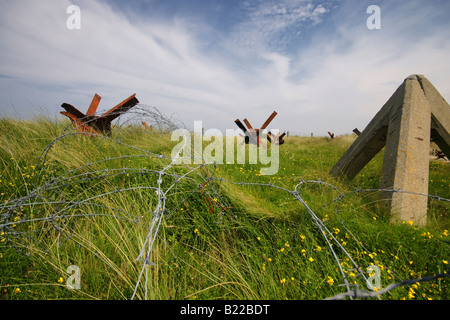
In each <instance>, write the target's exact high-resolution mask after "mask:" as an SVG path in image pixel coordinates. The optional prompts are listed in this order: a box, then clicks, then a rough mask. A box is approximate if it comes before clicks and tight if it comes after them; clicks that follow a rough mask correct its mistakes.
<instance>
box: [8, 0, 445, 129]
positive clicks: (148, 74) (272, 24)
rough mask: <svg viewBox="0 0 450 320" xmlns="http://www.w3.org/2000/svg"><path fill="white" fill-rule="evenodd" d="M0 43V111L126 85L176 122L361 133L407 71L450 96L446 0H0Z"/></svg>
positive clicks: (26, 112) (41, 107)
mask: <svg viewBox="0 0 450 320" xmlns="http://www.w3.org/2000/svg"><path fill="white" fill-rule="evenodd" d="M71 5H76V6H78V7H79V8H80V11H79V17H80V19H79V28H75V29H73V28H69V27H68V22H69V25H70V23H73V22H74V21H75V20H73V15H72V14H73V11H69V13H68V12H67V9H68V7H69V6H71ZM371 5H376V6H378V7H379V8H380V11H379V12H380V14H379V16H378V17H379V19H378V20H371V19H372V18H373V17H374V16H373V12H372V11H369V13H368V12H367V9H368V7H369V6H371ZM368 20H369V22H372V23H373V22H374V21H377V22H379V27H380V28H379V29H373V28H368ZM369 24H370V23H369ZM0 46H1V49H0V118H1V117H16V118H25V119H28V118H32V117H33V116H35V115H40V114H45V115H49V116H51V117H56V118H59V117H60V118H64V116H63V115H60V114H59V112H60V111H62V110H63V109H62V108H61V104H62V103H69V104H72V105H73V106H75V107H77V108H78V109H79V110H81V111H83V112H86V111H87V108H88V107H89V104H90V102H91V100H92V98H93V96H94V94H95V93H97V94H99V95H100V96H101V97H102V100H101V102H100V105H99V108H98V111H99V112H101V111H106V110H108V109H109V108H111V107H113V106H115V105H116V104H117V103H119V102H120V101H122V100H124V99H125V98H127V97H129V96H130V95H131V94H134V93H136V97H137V98H138V99H139V101H140V103H141V104H143V105H148V106H154V107H156V108H157V109H158V110H160V111H161V112H162V113H164V114H165V115H168V116H171V115H175V116H176V117H178V118H180V119H182V121H183V122H184V124H185V125H186V127H188V128H193V127H194V121H202V123H203V127H204V128H205V129H209V128H216V129H219V130H222V131H223V132H224V133H225V130H226V129H237V127H236V125H235V123H234V120H235V119H237V118H239V119H241V120H243V119H244V118H247V119H248V120H249V121H250V123H251V124H252V125H253V126H254V127H259V126H261V125H262V124H263V123H264V121H265V120H266V119H267V118H268V117H269V116H270V114H271V113H272V112H273V111H277V113H278V115H277V116H276V118H275V119H274V120H273V121H272V123H271V124H270V126H269V128H272V129H279V130H281V131H289V132H290V134H297V135H307V136H309V135H310V134H311V133H314V135H315V136H324V135H327V132H328V131H331V132H334V133H335V134H336V135H340V134H349V133H351V132H352V130H353V129H354V128H358V129H360V130H361V131H362V130H363V129H364V128H365V126H366V125H367V124H368V123H369V122H370V120H371V119H372V118H373V117H374V116H375V114H376V113H377V112H378V110H379V109H380V108H381V107H382V106H383V105H384V103H385V102H386V101H387V100H388V99H389V98H390V96H391V95H392V94H393V93H394V91H395V90H396V89H397V87H398V86H399V85H400V84H401V83H402V82H403V80H404V79H405V78H406V77H408V76H409V75H411V74H423V75H425V76H426V77H427V78H428V79H429V80H430V81H431V83H433V84H434V86H435V87H436V88H437V89H438V91H439V92H440V93H441V94H442V95H443V97H444V98H445V99H446V100H447V101H450V100H449V99H450V85H449V81H448V79H449V77H450V59H449V57H450V1H447V0H443V1H437V0H420V1H419V0H408V1H402V0H395V1H394V0H389V1H377V0H371V1H365V0H360V1H356V0H347V1H336V0H329V1H328V0H324V1H322V0H320V1H315V0H286V1H271V0H246V1H237V0H132V1H120V0H110V1H109V0H97V1H93V0H77V1H75V0H70V1H69V0H58V1H56V0H40V1H34V0H14V1H11V0H0Z"/></svg>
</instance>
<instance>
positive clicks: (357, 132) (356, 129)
mask: <svg viewBox="0 0 450 320" xmlns="http://www.w3.org/2000/svg"><path fill="white" fill-rule="evenodd" d="M353 133H354V134H356V135H357V136H360V135H361V131H359V130H358V128H355V129H353Z"/></svg>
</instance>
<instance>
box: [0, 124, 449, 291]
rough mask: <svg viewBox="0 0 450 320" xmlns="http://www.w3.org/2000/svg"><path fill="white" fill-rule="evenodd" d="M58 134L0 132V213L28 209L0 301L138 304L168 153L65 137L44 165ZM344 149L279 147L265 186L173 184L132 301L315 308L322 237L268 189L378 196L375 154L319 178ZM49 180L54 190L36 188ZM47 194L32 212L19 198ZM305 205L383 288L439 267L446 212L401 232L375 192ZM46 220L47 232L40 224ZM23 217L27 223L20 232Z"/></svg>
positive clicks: (304, 143)
mask: <svg viewBox="0 0 450 320" xmlns="http://www.w3.org/2000/svg"><path fill="white" fill-rule="evenodd" d="M67 125H68V123H67V122H56V121H49V120H48V119H45V118H41V119H36V120H34V121H30V122H24V121H17V120H11V119H3V120H0V164H1V167H0V173H1V178H0V180H1V181H0V190H1V197H0V200H1V201H2V202H3V203H4V204H5V206H4V207H0V214H7V213H8V212H7V210H8V208H9V207H7V206H6V205H7V204H9V203H12V201H14V199H18V198H20V197H25V199H26V200H28V201H29V202H28V203H27V202H25V203H22V205H21V206H16V207H14V208H15V210H16V211H15V212H14V214H13V215H12V216H11V218H10V220H12V221H16V222H17V225H16V226H15V227H14V228H15V229H14V230H15V232H16V233H17V236H14V235H9V236H7V235H2V237H1V238H0V240H2V239H3V241H2V242H0V253H1V255H0V268H1V270H2V271H1V277H0V290H1V293H0V296H1V297H2V298H3V299H36V298H39V299H129V298H130V297H131V296H132V294H133V292H134V289H135V286H136V283H137V279H138V278H139V274H140V272H141V270H142V269H141V268H142V261H138V260H136V258H137V257H138V256H139V253H140V250H141V248H142V246H143V244H144V242H145V239H146V237H147V235H148V232H149V229H150V226H151V221H152V217H153V212H154V211H155V209H156V205H157V202H158V197H157V194H156V193H155V190H154V189H152V188H151V187H154V186H156V185H157V175H156V174H155V172H159V171H160V170H162V169H163V168H164V167H165V166H167V164H168V161H169V160H168V159H167V158H158V157H153V156H151V154H164V155H167V156H170V153H171V149H172V147H173V146H174V144H175V142H173V141H171V140H170V136H168V135H165V134H159V133H157V132H149V131H145V130H143V129H142V128H136V127H131V128H129V129H127V131H126V132H124V131H123V130H121V131H120V133H114V132H113V135H112V136H110V137H107V138H100V137H95V138H93V137H89V136H83V135H73V134H68V135H66V136H65V137H64V138H62V139H58V140H57V141H56V143H52V144H51V148H50V149H48V150H47V151H48V152H47V153H45V154H42V152H43V151H44V150H45V148H46V147H47V146H48V145H49V144H50V143H51V142H52V141H54V139H55V138H56V137H58V136H60V135H61V134H63V133H64V131H63V130H64V128H65V127H66V126H67ZM66 133H67V132H66ZM353 139H354V137H352V136H345V137H340V139H333V140H329V139H326V138H303V137H289V138H288V139H287V142H286V143H285V144H284V145H282V146H281V147H280V166H279V171H278V173H277V174H276V175H273V176H262V175H261V174H260V169H261V166H260V165H256V164H255V165H250V164H223V165H218V166H217V168H216V169H215V168H214V167H213V166H205V167H202V168H201V169H198V170H196V171H195V172H194V174H190V175H189V176H188V178H187V179H183V180H182V181H180V183H177V184H176V185H175V186H174V188H173V189H172V190H171V192H170V193H169V194H168V197H167V202H166V208H167V209H168V210H167V212H168V213H167V214H166V215H165V219H164V220H163V222H162V224H161V228H160V229H159V233H158V235H159V236H158V237H157V238H156V243H155V245H154V247H153V250H152V251H151V256H150V257H149V258H150V261H151V262H152V263H153V265H152V266H151V267H150V268H149V273H148V278H147V279H148V281H147V282H145V281H141V282H140V283H139V285H138V286H137V290H136V298H137V299H143V298H144V295H145V292H147V293H148V298H149V299H322V298H326V297H329V296H332V295H335V294H337V293H340V292H343V290H344V288H343V287H339V286H338V285H339V284H342V283H343V279H342V276H341V274H340V271H339V266H338V264H337V262H336V260H335V259H334V257H333V252H332V251H331V249H330V248H329V247H328V245H327V241H326V238H325V236H324V235H323V234H320V233H319V232H318V229H317V227H316V225H315V224H314V223H313V221H312V219H311V217H310V215H309V214H308V212H307V211H306V209H305V208H304V207H303V206H302V205H301V204H300V203H299V202H298V201H296V200H295V199H294V198H293V196H292V194H290V193H289V192H286V191H284V190H282V189H279V188H274V187H270V186H268V184H271V185H277V186H280V187H282V188H285V189H288V190H293V189H294V187H295V186H296V185H297V184H298V183H300V182H301V181H305V180H321V181H323V182H327V183H330V184H332V185H334V186H336V187H337V188H338V189H339V191H340V192H343V193H345V192H350V191H353V190H355V188H363V189H364V188H377V187H378V181H379V177H380V174H381V163H382V153H380V154H379V155H377V156H376V157H375V159H373V160H372V161H371V162H370V163H369V164H368V165H367V166H366V168H364V170H363V171H362V172H361V173H360V174H359V175H358V176H357V177H356V178H355V179H354V180H353V181H341V180H339V179H336V178H332V177H330V176H329V175H328V172H329V170H330V169H331V167H332V166H333V165H334V163H335V162H336V161H337V160H338V159H339V157H340V156H341V155H342V154H343V153H344V152H345V150H346V149H347V148H348V147H349V146H350V145H351V143H352V141H353ZM117 141H119V142H120V143H118V142H117ZM142 150H147V151H148V152H144V151H142ZM44 155H45V157H44ZM40 156H42V158H39V157H40ZM124 156H127V157H124ZM87 164H88V165H87ZM188 170H189V167H185V166H175V167H173V168H172V169H171V170H169V171H168V172H167V174H168V175H167V176H165V177H164V182H163V189H164V188H167V187H168V186H169V185H171V183H172V182H173V181H174V179H176V178H175V177H174V176H171V175H172V174H177V175H180V174H184V173H186V172H188ZM213 173H214V176H215V177H216V178H219V179H220V178H221V179H224V180H227V181H233V182H236V183H228V182H224V181H220V180H214V181H211V182H209V183H208V186H204V187H199V185H201V184H202V183H204V181H205V180H204V179H205V177H208V176H210V175H211V174H213ZM448 173H449V166H448V163H443V162H431V164H430V193H433V194H438V195H440V196H442V197H444V198H450V191H449V188H448V186H449V181H448V177H449V175H448ZM55 181H58V184H57V185H58V187H57V188H53V189H52V188H50V187H48V186H49V185H46V183H47V184H48V183H52V182H55ZM241 181H243V182H253V183H261V184H264V185H246V184H240V183H239V182H241ZM43 186H47V188H43V189H42V190H44V191H43V192H42V193H40V194H39V196H40V197H39V198H38V199H39V200H40V201H39V203H37V201H36V199H31V198H26V196H27V195H28V194H30V193H31V192H33V190H36V189H38V188H42V187H43ZM209 187H211V188H213V189H209ZM117 190H119V191H118V192H115V191H117ZM213 190H215V191H217V193H214V192H213ZM301 195H302V197H303V199H304V200H305V202H306V203H307V205H308V206H309V207H310V208H311V209H312V210H313V211H314V212H315V213H316V214H317V216H318V217H319V218H320V219H322V220H323V221H325V223H326V226H327V228H328V229H329V230H330V231H331V232H332V235H333V237H335V239H337V241H338V242H339V244H340V245H341V246H342V248H344V249H345V250H346V252H347V253H348V254H349V255H350V257H351V258H352V259H353V260H354V261H356V262H357V263H358V265H359V266H361V267H362V268H363V269H365V268H367V267H368V266H370V265H378V266H379V267H380V268H381V270H382V274H381V279H382V285H383V286H386V285H388V284H390V283H393V282H397V281H401V280H403V279H416V278H419V277H422V276H427V275H432V274H438V273H441V272H443V271H444V270H446V269H447V268H448V264H446V263H445V262H446V260H447V259H448V256H449V253H450V250H449V247H448V245H447V244H446V243H444V242H442V241H441V240H449V238H450V236H449V232H448V230H449V219H448V214H449V212H450V208H449V205H448V202H447V203H445V202H438V201H434V200H430V209H429V224H428V226H427V227H424V228H418V227H416V226H414V225H410V224H409V223H408V222H406V221H405V222H404V223H401V224H399V225H393V224H391V223H390V222H389V221H390V219H389V213H388V212H386V210H385V209H383V207H381V206H379V205H378V204H379V203H378V195H377V193H376V192H374V193H354V194H349V195H348V196H346V197H344V198H343V199H342V200H341V201H340V202H333V200H334V199H336V197H337V196H338V195H339V194H338V192H337V191H336V190H335V189H333V188H330V187H327V186H326V185H325V184H315V183H305V184H304V185H303V186H302V189H301ZM86 199H89V201H86ZM31 200H33V201H34V202H31ZM324 204H328V205H326V206H324ZM8 214H11V213H8ZM52 214H57V216H56V219H54V220H51V219H39V218H42V217H49V216H51V215H52ZM25 217H26V218H27V219H34V220H33V221H30V222H27V223H20V222H21V220H24V219H25ZM326 236H327V237H328V240H329V241H332V240H333V239H332V238H330V237H331V236H330V235H326ZM338 247H339V246H338V244H337V243H334V244H333V247H332V248H333V249H334V250H335V252H336V253H337V254H338V256H339V258H340V261H339V263H340V266H341V268H342V269H343V270H344V272H345V275H346V277H347V279H348V280H349V282H350V283H359V285H360V286H362V287H365V283H364V281H362V280H361V277H357V272H356V271H354V270H353V271H352V268H353V267H352V265H351V261H350V259H349V258H348V257H347V256H346V253H345V252H343V250H342V249H339V248H338ZM17 249H19V251H20V252H18V251H17ZM21 252H22V253H28V256H24V255H23V254H22V253H21ZM70 265H77V266H79V267H80V270H81V289H80V290H69V289H68V288H67V287H66V280H67V279H68V277H69V274H67V272H66V270H67V267H68V266H70ZM363 271H365V270H363ZM447 289H448V280H441V281H435V282H431V283H422V284H420V285H415V286H414V287H411V286H408V287H402V288H398V289H395V290H394V291H392V292H390V293H388V294H386V295H383V296H382V298H383V299H448V291H447Z"/></svg>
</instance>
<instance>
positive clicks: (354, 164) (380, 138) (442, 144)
mask: <svg viewBox="0 0 450 320" xmlns="http://www.w3.org/2000/svg"><path fill="white" fill-rule="evenodd" d="M449 133H450V106H449V104H448V103H447V102H446V101H445V99H444V98H443V97H442V96H441V95H440V93H439V92H438V91H437V90H436V88H435V87H434V86H433V85H432V84H431V82H430V81H428V79H426V78H425V77H424V76H423V75H411V76H409V77H408V78H406V79H405V80H404V81H403V83H402V84H401V85H400V86H399V87H398V89H397V90H396V91H395V93H394V94H393V95H392V96H391V98H390V99H389V100H388V101H387V102H386V103H385V105H384V106H383V107H382V108H381V110H380V111H379V112H378V113H377V114H376V115H375V117H374V118H373V119H372V120H371V121H370V123H369V124H368V125H367V127H366V128H365V129H364V130H363V132H362V133H361V134H360V135H359V136H358V138H357V139H356V140H355V142H354V143H353V144H352V145H351V146H350V148H349V149H348V150H347V152H346V153H345V154H344V155H343V156H342V157H341V159H340V160H339V161H338V162H337V163H336V165H335V166H334V167H333V168H332V169H331V171H330V174H331V175H334V176H346V177H347V178H349V179H352V178H353V177H355V176H356V175H357V174H358V172H359V171H361V169H362V168H363V167H364V166H365V165H366V164H367V163H368V162H369V161H370V160H371V159H372V158H373V157H374V156H375V155H376V154H377V153H378V152H379V151H380V150H381V149H382V148H383V147H385V152H384V160H383V168H382V173H381V181H380V188H381V189H384V190H400V192H394V191H385V192H382V193H381V195H380V197H381V199H382V200H386V202H387V203H388V204H389V205H390V207H391V213H392V217H393V220H397V219H399V220H403V221H412V222H414V223H415V224H418V225H424V224H426V220H427V219H426V218H427V200H428V199H427V197H426V196H423V195H426V194H428V178H429V152H430V140H431V139H433V141H434V142H435V143H436V144H437V145H438V147H439V148H440V149H441V150H442V152H443V154H445V155H446V156H447V158H448V157H449V156H450V134H449Z"/></svg>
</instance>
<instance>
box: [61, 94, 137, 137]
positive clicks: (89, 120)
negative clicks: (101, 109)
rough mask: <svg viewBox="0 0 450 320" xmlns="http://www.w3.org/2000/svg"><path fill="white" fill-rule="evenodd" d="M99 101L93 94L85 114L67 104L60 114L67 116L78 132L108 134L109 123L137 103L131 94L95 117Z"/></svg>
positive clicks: (98, 97) (64, 104)
mask: <svg viewBox="0 0 450 320" xmlns="http://www.w3.org/2000/svg"><path fill="white" fill-rule="evenodd" d="M100 100H101V97H100V96H99V95H98V94H95V95H94V98H93V99H92V102H91V104H90V106H89V108H88V111H87V112H86V114H84V113H82V112H81V111H80V110H78V109H77V108H75V107H74V106H72V105H70V104H68V103H63V104H62V105H61V107H63V108H64V109H65V110H66V111H61V114H63V115H65V116H67V117H68V118H69V119H70V120H71V121H72V124H73V126H74V127H75V128H76V129H77V130H78V131H80V132H86V133H95V134H109V133H110V132H111V122H112V121H113V120H114V119H116V118H117V117H118V116H120V115H121V114H123V113H125V112H127V111H128V110H130V109H131V108H132V107H134V106H135V105H136V104H138V103H139V100H138V99H137V98H136V94H133V95H131V96H130V97H128V98H127V99H125V100H124V101H122V102H121V103H119V104H118V105H116V106H115V107H114V108H111V109H110V110H108V111H107V112H105V113H104V114H102V115H101V116H96V115H95V112H96V111H97V107H98V105H99V103H100Z"/></svg>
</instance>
